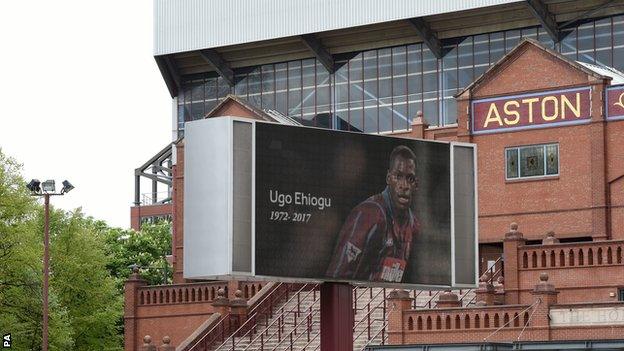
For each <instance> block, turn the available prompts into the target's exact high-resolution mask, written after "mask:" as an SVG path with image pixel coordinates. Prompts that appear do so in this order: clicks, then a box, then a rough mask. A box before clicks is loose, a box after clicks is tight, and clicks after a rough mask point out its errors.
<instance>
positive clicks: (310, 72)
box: [301, 59, 316, 88]
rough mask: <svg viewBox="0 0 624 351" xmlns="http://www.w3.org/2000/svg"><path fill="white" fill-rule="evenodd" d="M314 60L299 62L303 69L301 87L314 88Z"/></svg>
mask: <svg viewBox="0 0 624 351" xmlns="http://www.w3.org/2000/svg"><path fill="white" fill-rule="evenodd" d="M315 61H316V60H314V59H308V60H303V61H302V62H301V64H302V69H303V87H304V88H309V87H313V86H314V79H315V73H314V70H315V64H316V62H315Z"/></svg>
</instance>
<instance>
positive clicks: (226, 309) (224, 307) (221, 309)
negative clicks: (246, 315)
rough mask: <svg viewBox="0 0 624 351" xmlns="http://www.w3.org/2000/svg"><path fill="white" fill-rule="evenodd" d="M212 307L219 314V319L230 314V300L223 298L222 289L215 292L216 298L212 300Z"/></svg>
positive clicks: (223, 292) (223, 291)
mask: <svg viewBox="0 0 624 351" xmlns="http://www.w3.org/2000/svg"><path fill="white" fill-rule="evenodd" d="M212 307H214V311H215V312H217V313H219V314H221V317H223V316H225V315H226V314H228V313H230V300H228V298H227V297H225V290H224V289H222V288H221V289H219V290H217V297H215V299H214V300H212Z"/></svg>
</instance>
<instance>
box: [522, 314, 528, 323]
mask: <svg viewBox="0 0 624 351" xmlns="http://www.w3.org/2000/svg"><path fill="white" fill-rule="evenodd" d="M522 325H524V326H526V325H529V312H524V323H522Z"/></svg>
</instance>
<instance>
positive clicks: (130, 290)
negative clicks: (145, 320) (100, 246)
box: [124, 265, 147, 351]
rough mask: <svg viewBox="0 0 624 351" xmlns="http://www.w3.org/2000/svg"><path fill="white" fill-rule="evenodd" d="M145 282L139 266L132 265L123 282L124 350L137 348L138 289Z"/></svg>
mask: <svg viewBox="0 0 624 351" xmlns="http://www.w3.org/2000/svg"><path fill="white" fill-rule="evenodd" d="M146 284H147V282H146V281H145V280H143V279H141V276H140V275H139V266H136V265H134V266H133V267H132V274H131V275H130V277H129V278H128V280H126V282H125V284H124V350H125V351H136V350H138V345H137V342H138V341H139V338H140V336H138V335H137V321H136V311H137V306H138V304H139V294H138V289H139V287H141V286H144V285H146Z"/></svg>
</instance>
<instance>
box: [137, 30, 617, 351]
mask: <svg viewBox="0 0 624 351" xmlns="http://www.w3.org/2000/svg"><path fill="white" fill-rule="evenodd" d="M619 79H624V76H622V75H621V73H619V72H617V71H608V70H604V69H602V70H600V69H596V68H593V67H591V66H588V65H583V64H580V63H578V62H575V61H572V60H570V59H569V58H567V57H565V56H562V55H561V54H559V53H557V52H555V51H553V50H550V49H548V48H546V47H544V46H543V45H541V44H540V43H538V42H535V41H532V40H525V41H522V42H521V43H520V44H518V45H517V46H516V47H515V48H514V49H513V50H511V51H510V52H509V53H508V54H506V55H505V56H504V57H503V58H501V59H500V61H498V62H497V63H496V64H494V65H493V66H492V67H491V68H490V69H489V70H487V71H486V72H485V73H484V74H483V75H482V76H481V77H479V78H478V79H477V80H475V81H474V82H473V83H472V84H470V85H469V86H468V87H466V88H465V89H464V90H463V91H461V92H460V93H458V94H457V95H456V99H457V125H455V126H445V127H432V128H429V127H428V126H427V125H426V123H425V122H424V121H425V120H426V118H425V117H426V116H423V115H422V113H419V115H418V117H419V118H416V119H415V120H414V121H413V122H412V124H411V129H410V130H409V131H405V132H397V133H394V135H396V136H397V137H408V138H424V139H434V140H457V141H463V142H470V143H475V144H476V145H477V150H478V194H479V203H478V207H479V241H480V260H481V263H482V264H481V271H482V272H483V271H486V270H487V269H488V268H491V267H490V266H492V265H494V266H493V268H492V269H490V273H495V272H497V267H500V269H499V270H498V273H497V274H496V276H493V275H492V274H490V275H489V276H488V275H486V276H485V277H484V278H483V279H482V283H481V286H480V287H479V289H478V290H477V291H476V300H477V301H479V302H478V303H477V305H476V306H473V307H470V308H464V307H461V304H457V302H456V300H454V299H453V297H452V296H451V295H448V296H446V295H444V296H445V297H444V298H442V297H441V300H440V302H438V307H439V308H437V309H426V310H420V309H413V308H412V307H413V305H412V298H411V297H410V295H409V294H407V293H406V292H402V291H395V292H393V293H392V294H390V296H388V298H387V303H388V304H389V305H391V306H392V309H391V312H389V314H388V326H387V333H388V342H389V343H391V344H403V343H452V342H472V341H482V340H484V338H485V339H488V340H491V341H512V340H515V339H516V338H518V339H519V340H570V339H587V340H592V339H617V338H622V335H624V309H623V310H622V314H623V315H622V318H621V320H620V319H618V318H620V317H617V318H615V319H614V321H613V324H608V323H607V324H602V325H592V324H585V325H583V323H582V321H581V322H578V323H576V324H575V323H572V322H569V321H568V322H569V323H568V324H567V325H566V324H565V323H564V325H558V326H554V325H553V320H552V318H551V316H553V315H556V313H559V312H557V311H562V310H565V309H568V310H572V309H575V310H584V309H588V311H601V310H600V309H601V308H603V309H604V308H606V309H607V310H608V311H616V312H614V313H616V314H617V313H619V311H620V309H622V308H623V306H624V303H623V302H619V301H618V299H619V297H620V296H621V295H622V289H623V288H624V258H623V254H624V253H623V252H622V250H624V230H622V225H623V224H624V154H623V153H622V152H621V151H620V149H619V147H620V143H621V140H622V137H623V136H624V120H620V119H618V118H609V116H610V115H609V114H608V111H610V108H611V107H610V106H609V105H607V99H606V97H607V95H608V92H609V91H612V90H613V89H617V86H615V87H614V86H613V84H612V83H613V82H614V81H615V80H619ZM623 82H624V81H623ZM578 89H581V90H582V91H583V92H582V93H578V95H575V96H576V99H582V98H584V97H583V96H582V95H581V94H584V92H587V96H586V102H584V101H581V100H578V101H573V100H570V99H572V98H570V99H568V100H565V99H567V98H564V97H563V96H564V95H565V94H566V93H565V92H568V91H572V92H576V91H577V90H578ZM583 89H584V90H583ZM581 90H578V91H581ZM575 94H576V93H575ZM622 94H623V95H624V90H622ZM514 99H515V100H514ZM523 99H524V100H526V101H528V102H526V103H525V105H527V107H528V106H529V105H530V107H528V110H527V109H524V110H521V109H519V108H517V107H519V106H521V104H522V103H523V102H522V101H523ZM533 99H536V100H533ZM540 99H541V100H540ZM512 100H513V101H516V102H511V103H509V101H512ZM495 101H502V103H504V107H503V109H502V110H500V111H499V110H496V111H494V110H493V109H496V107H491V105H490V108H489V110H488V109H486V114H487V116H486V119H487V120H488V121H490V123H486V127H489V125H487V124H491V125H493V126H494V127H495V128H493V129H492V130H488V131H487V132H484V133H481V132H476V129H477V128H476V127H475V125H474V120H476V118H477V116H476V114H475V113H476V111H475V106H476V104H478V103H481V102H484V103H491V104H492V103H494V102H495ZM608 103H611V104H617V103H620V104H621V101H620V100H613V99H612V100H609V101H608ZM501 106H502V105H501ZM512 107H516V109H513V108H512ZM533 108H534V110H531V109H533ZM566 108H567V109H568V110H566V111H567V113H568V114H567V117H566V116H564V109H566ZM621 108H622V111H621V113H622V114H623V115H624V105H623V106H622V107H621ZM538 109H539V111H538ZM531 111H532V112H531ZM514 112H516V113H514ZM526 113H528V114H529V115H526ZM532 113H534V115H533V114H532ZM585 114H586V115H585ZM615 114H616V115H617V113H615ZM555 115H556V116H555ZM216 116H237V117H248V118H259V119H270V116H268V115H267V113H266V112H264V111H262V110H259V109H257V108H254V107H253V106H250V105H249V104H247V103H246V102H245V101H243V100H239V99H237V98H235V97H230V98H228V99H226V100H224V101H223V102H222V103H221V104H219V105H218V106H217V107H216V108H215V109H213V110H212V111H211V112H210V113H209V114H208V115H207V116H206V117H208V118H209V117H216ZM522 118H524V119H525V120H523V121H521V119H522ZM538 118H542V120H541V121H540V122H539V123H538ZM514 121H515V123H514ZM532 123H533V124H532ZM506 128H509V130H506ZM176 150H177V152H176V154H177V162H176V163H175V165H174V166H173V174H174V181H173V210H172V211H173V225H174V230H173V245H174V247H173V266H174V285H172V286H166V287H165V286H163V287H151V288H148V287H144V286H142V285H141V281H140V279H139V277H138V276H133V278H132V279H131V280H130V281H128V283H127V285H126V289H127V291H126V313H125V317H126V349H127V350H136V349H137V348H138V346H139V345H140V342H141V340H142V338H143V336H144V335H146V334H150V335H152V336H155V337H156V339H157V340H160V339H159V338H162V336H164V335H168V336H170V337H171V340H172V343H173V344H174V345H180V344H183V343H184V344H188V342H189V340H188V337H189V335H191V334H192V333H193V332H194V333H196V334H197V333H199V334H201V333H202V332H200V331H197V330H198V328H199V329H201V330H202V331H203V333H204V334H205V333H208V332H209V331H211V330H212V329H210V326H209V325H205V323H206V321H207V320H208V319H209V318H210V316H211V315H212V314H213V313H215V312H216V311H217V307H215V306H214V300H215V299H217V298H218V297H219V296H217V295H218V290H219V288H222V289H224V292H225V291H226V290H227V293H226V294H224V295H223V296H221V297H223V298H226V299H227V298H229V299H230V300H231V301H234V300H235V299H236V298H237V297H241V296H244V297H245V298H251V297H252V296H257V297H255V300H254V301H253V302H251V303H250V304H249V305H248V310H251V309H252V308H254V307H252V306H256V305H255V304H258V303H259V302H258V299H261V298H262V297H266V296H270V294H274V293H275V291H276V290H269V289H266V287H265V289H262V286H259V285H257V284H253V283H242V282H198V283H192V282H187V281H185V280H184V278H183V270H182V267H183V264H182V263H183V235H184V228H183V220H182V218H183V208H184V194H183V181H184V142H183V140H182V141H180V142H178V143H177V145H176ZM540 150H542V151H540ZM514 167H517V171H516V169H515V168H514ZM523 172H524V173H523ZM540 172H541V173H540ZM525 175H526V176H525ZM510 223H517V224H513V225H512V227H511V229H510ZM505 233H506V234H505ZM501 256H503V257H504V258H503V260H502V262H504V265H501V263H500V262H501V260H499V259H498V258H499V257H501ZM499 277H500V278H499ZM226 287H227V289H226ZM251 287H253V292H252V290H251V289H252V288H251ZM261 289H262V290H261ZM236 290H241V292H240V293H239V295H235V294H234V292H235V291H236ZM189 294H190V295H189ZM215 294H216V295H215ZM449 296H450V298H449V299H448V300H444V299H445V298H447V297H449ZM230 308H231V307H230ZM609 309H610V310H609ZM230 313H231V312H230ZM562 313H563V312H562ZM588 313H589V312H588ZM592 313H593V312H592ZM243 314H244V313H243ZM213 319H214V318H213ZM243 319H244V318H243ZM202 323H204V325H203V326H202ZM215 323H216V322H215ZM215 325H216V324H215ZM195 336H197V335H195ZM191 339H192V338H191Z"/></svg>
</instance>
